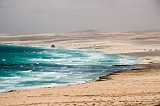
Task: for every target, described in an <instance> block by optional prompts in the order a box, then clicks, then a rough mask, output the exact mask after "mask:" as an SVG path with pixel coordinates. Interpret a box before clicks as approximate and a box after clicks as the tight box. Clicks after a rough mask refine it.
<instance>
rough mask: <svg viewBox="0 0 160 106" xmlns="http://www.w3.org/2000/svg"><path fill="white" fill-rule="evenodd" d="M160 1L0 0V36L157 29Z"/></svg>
mask: <svg viewBox="0 0 160 106" xmlns="http://www.w3.org/2000/svg"><path fill="white" fill-rule="evenodd" d="M159 10H160V0H0V33H11V34H12V33H52V32H73V31H81V30H88V29H94V30H105V31H110V32H129V31H143V30H157V29H159V28H160V23H159V22H160V12H159Z"/></svg>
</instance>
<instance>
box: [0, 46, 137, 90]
mask: <svg viewBox="0 0 160 106" xmlns="http://www.w3.org/2000/svg"><path fill="white" fill-rule="evenodd" d="M138 62H139V60H137V59H135V58H130V57H124V56H119V55H114V54H105V53H103V52H99V51H91V50H79V49H63V48H47V47H30V46H18V45H0V92H5V91H9V90H16V89H28V88H39V87H50V86H62V85H69V84H77V83H84V82H88V81H94V80H96V79H97V78H98V77H99V76H102V75H105V74H109V73H111V72H114V71H118V70H128V69H131V68H133V66H128V67H124V66H115V65H122V64H135V63H138Z"/></svg>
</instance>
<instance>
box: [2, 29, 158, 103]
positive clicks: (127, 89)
mask: <svg viewBox="0 0 160 106" xmlns="http://www.w3.org/2000/svg"><path fill="white" fill-rule="evenodd" d="M0 43H1V44H19V45H32V46H47V47H50V46H51V45H55V46H56V47H63V48H77V49H93V50H100V51H104V52H106V53H109V54H120V55H126V56H132V57H136V58H139V59H141V61H142V63H141V65H138V66H139V67H141V68H140V69H137V70H130V71H123V70H122V71H120V72H115V73H111V74H110V75H106V76H105V75H104V76H102V77H101V78H100V79H99V81H95V82H89V83H84V84H76V85H69V86H63V87H49V88H39V89H29V90H17V91H10V92H5V93H0V106H35V105H36V106H76V105H77V106H87V105H88V106H132V105H133V106H159V105H160V46H159V45H160V33H159V32H158V31H156V32H155V31H146V32H130V33H110V32H102V31H83V32H73V33H52V34H27V35H5V34H1V35H0Z"/></svg>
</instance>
